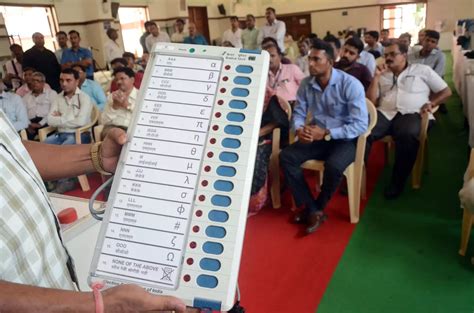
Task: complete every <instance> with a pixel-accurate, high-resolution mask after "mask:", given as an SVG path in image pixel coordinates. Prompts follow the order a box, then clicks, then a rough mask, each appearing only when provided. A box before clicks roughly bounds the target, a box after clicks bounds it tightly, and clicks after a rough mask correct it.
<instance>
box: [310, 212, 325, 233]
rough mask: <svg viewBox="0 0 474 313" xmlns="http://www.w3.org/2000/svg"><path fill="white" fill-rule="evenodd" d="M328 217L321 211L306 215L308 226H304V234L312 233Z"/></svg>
mask: <svg viewBox="0 0 474 313" xmlns="http://www.w3.org/2000/svg"><path fill="white" fill-rule="evenodd" d="M327 219H328V216H327V215H326V213H324V212H323V211H316V212H313V213H310V214H309V215H308V227H306V234H307V235H309V234H312V233H314V232H315V231H316V230H317V229H318V228H319V226H321V224H322V223H324V222H325V221H326V220H327Z"/></svg>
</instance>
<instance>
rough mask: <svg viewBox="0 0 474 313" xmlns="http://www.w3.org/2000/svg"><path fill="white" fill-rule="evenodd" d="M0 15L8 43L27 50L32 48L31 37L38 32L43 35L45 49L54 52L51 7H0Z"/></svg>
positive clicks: (54, 25)
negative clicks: (8, 37)
mask: <svg viewBox="0 0 474 313" xmlns="http://www.w3.org/2000/svg"><path fill="white" fill-rule="evenodd" d="M0 13H2V14H3V17H4V19H5V27H6V28H7V33H8V35H9V36H10V43H17V44H19V45H21V46H22V47H23V51H25V50H28V49H30V48H31V47H32V46H33V40H32V39H31V35H33V33H35V32H40V33H42V34H43V35H44V42H45V47H46V48H48V49H49V50H51V51H54V50H56V46H55V44H56V43H55V38H54V35H55V34H56V29H57V28H56V23H55V22H54V18H53V12H52V9H51V7H21V6H0ZM25 21H28V22H26V23H25Z"/></svg>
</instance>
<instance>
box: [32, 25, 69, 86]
mask: <svg viewBox="0 0 474 313" xmlns="http://www.w3.org/2000/svg"><path fill="white" fill-rule="evenodd" d="M32 38H33V42H34V44H35V45H34V46H33V47H31V48H30V49H28V50H26V51H25V53H24V55H23V68H27V67H32V68H34V69H36V71H38V72H41V73H43V74H44V76H45V77H46V82H47V83H48V85H49V86H51V88H52V89H54V90H56V91H57V92H61V87H60V86H59V74H60V73H61V66H60V65H59V63H58V60H57V58H56V55H55V54H54V52H53V51H51V50H48V49H46V48H45V47H44V36H43V34H41V33H34V34H33V36H32Z"/></svg>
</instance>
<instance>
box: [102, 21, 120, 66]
mask: <svg viewBox="0 0 474 313" xmlns="http://www.w3.org/2000/svg"><path fill="white" fill-rule="evenodd" d="M107 37H109V38H108V39H107V41H106V42H105V44H104V50H105V61H106V62H107V64H109V65H110V61H112V60H113V59H116V58H121V57H122V54H123V53H124V50H123V48H122V47H121V46H120V45H119V43H118V42H117V39H118V32H117V30H116V29H114V28H109V29H107Z"/></svg>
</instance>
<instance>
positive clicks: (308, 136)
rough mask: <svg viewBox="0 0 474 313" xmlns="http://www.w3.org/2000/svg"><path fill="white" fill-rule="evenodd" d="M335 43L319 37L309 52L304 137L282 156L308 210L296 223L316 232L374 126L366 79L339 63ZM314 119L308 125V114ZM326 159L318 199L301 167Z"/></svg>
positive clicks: (298, 124) (302, 95)
mask: <svg viewBox="0 0 474 313" xmlns="http://www.w3.org/2000/svg"><path fill="white" fill-rule="evenodd" d="M334 60H335V55H334V50H333V48H332V46H331V45H329V44H328V43H326V42H324V41H322V40H319V39H317V40H314V41H313V45H312V47H311V50H310V54H309V56H308V61H309V72H310V74H311V75H310V76H309V77H306V78H305V79H304V80H303V81H302V82H301V85H300V87H299V89H298V94H297V97H296V101H297V104H296V107H295V110H294V113H293V127H294V129H295V130H296V135H297V137H298V141H297V142H296V143H294V144H292V145H291V146H289V147H287V148H285V149H284V150H283V151H282V153H281V156H280V160H281V165H282V167H283V169H284V172H285V177H286V180H287V183H288V185H289V187H290V189H291V190H292V193H293V196H294V198H295V201H296V204H297V206H298V207H303V211H302V212H301V213H299V214H297V215H296V216H295V217H294V222H295V223H298V224H305V225H306V233H307V234H310V233H313V232H314V231H316V229H317V228H318V227H319V225H320V224H321V223H322V222H323V221H324V220H325V219H326V218H327V216H326V215H325V214H324V212H323V210H324V208H325V207H326V205H327V203H328V202H329V200H330V199H331V196H332V194H333V193H334V192H335V191H336V189H337V187H338V185H339V184H340V182H341V180H342V175H343V173H344V170H345V169H346V168H347V167H348V166H349V165H350V164H351V163H352V162H354V160H355V152H356V144H357V137H358V136H359V135H361V134H363V133H364V132H365V131H366V130H367V127H368V120H369V117H368V112H367V106H366V102H365V92H364V87H363V86H362V84H361V83H360V82H359V81H358V80H357V79H356V78H354V77H353V76H351V75H349V74H346V73H344V72H343V71H341V70H338V69H335V68H333V65H334ZM308 114H311V118H310V120H311V122H310V124H309V125H305V121H306V119H307V115H308ZM311 159H316V160H323V161H325V165H324V184H323V185H322V186H321V193H320V194H319V195H318V197H317V198H316V199H314V198H313V196H312V194H311V191H310V189H309V187H308V185H307V184H306V182H305V179H304V176H303V169H302V168H301V167H300V166H301V164H302V163H304V162H305V161H307V160H311Z"/></svg>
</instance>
